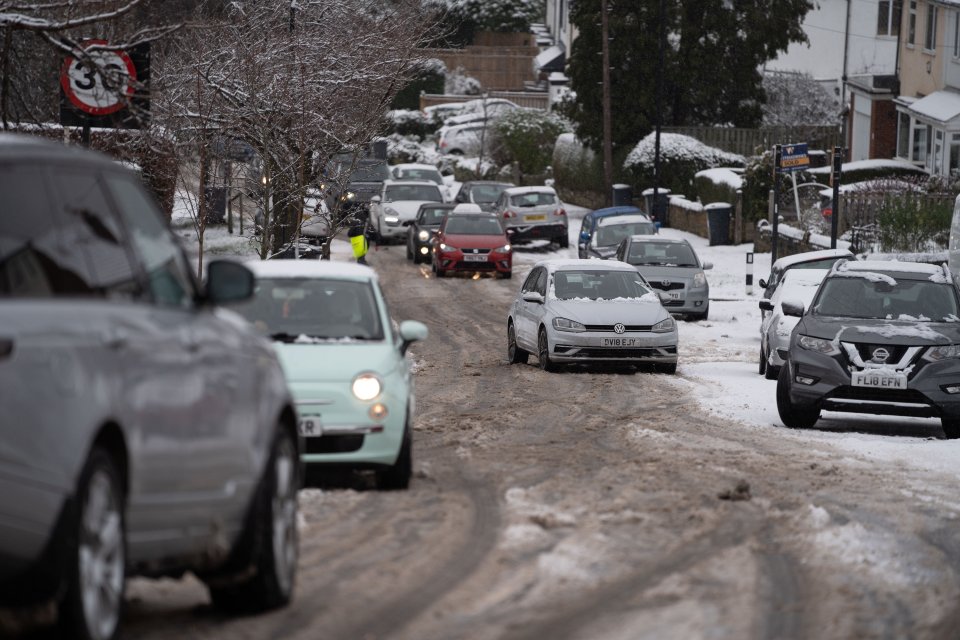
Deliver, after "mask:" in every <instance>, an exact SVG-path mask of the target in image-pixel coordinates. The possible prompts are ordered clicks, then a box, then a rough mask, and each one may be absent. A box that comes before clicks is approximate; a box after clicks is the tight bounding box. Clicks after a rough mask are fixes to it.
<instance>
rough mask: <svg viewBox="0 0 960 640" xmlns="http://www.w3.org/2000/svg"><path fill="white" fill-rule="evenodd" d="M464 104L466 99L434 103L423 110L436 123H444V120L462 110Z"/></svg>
mask: <svg viewBox="0 0 960 640" xmlns="http://www.w3.org/2000/svg"><path fill="white" fill-rule="evenodd" d="M464 104H465V102H464V101H460V102H444V103H442V104H432V105H430V106H428V107H424V108H423V112H424V113H425V114H427V117H428V118H430V120H432V121H433V122H434V123H436V124H443V121H444V120H446V119H447V118H449V117H451V116H455V115H457V114H459V113H460V112H462V111H463V105H464Z"/></svg>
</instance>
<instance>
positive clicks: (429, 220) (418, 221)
mask: <svg viewBox="0 0 960 640" xmlns="http://www.w3.org/2000/svg"><path fill="white" fill-rule="evenodd" d="M453 207H454V205H453V203H452V202H425V203H423V204H422V205H420V209H419V210H418V211H417V217H416V218H415V219H414V221H413V224H411V225H410V226H409V227H407V260H413V264H420V263H421V262H430V260H432V259H433V253H432V249H433V239H434V237H435V236H436V235H437V231H439V230H440V223H441V222H443V219H444V217H445V216H446V215H447V214H448V213H450V212H451V211H453Z"/></svg>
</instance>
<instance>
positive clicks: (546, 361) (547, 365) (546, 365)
mask: <svg viewBox="0 0 960 640" xmlns="http://www.w3.org/2000/svg"><path fill="white" fill-rule="evenodd" d="M537 358H538V359H539V360H540V368H541V369H543V370H544V371H556V370H557V366H556V365H555V364H554V363H553V362H551V361H550V343H549V341H548V340H547V331H546V329H540V336H539V337H538V338H537Z"/></svg>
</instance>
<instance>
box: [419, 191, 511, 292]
mask: <svg viewBox="0 0 960 640" xmlns="http://www.w3.org/2000/svg"><path fill="white" fill-rule="evenodd" d="M462 208H473V211H468V212H457V211H456V210H457V209H462ZM456 271H467V272H470V273H477V272H481V271H486V272H492V273H494V274H500V276H501V277H502V278H510V277H512V276H513V248H512V247H511V246H510V240H509V239H507V234H506V233H505V232H504V230H503V226H502V225H501V224H500V219H499V218H498V217H497V216H495V215H494V214H492V213H483V212H482V211H477V205H471V204H459V205H457V206H456V207H455V208H454V212H452V213H450V215H448V216H446V217H445V218H444V219H443V221H442V222H441V223H440V229H439V230H438V231H437V235H436V237H435V238H434V241H433V272H434V273H435V274H436V276H437V277H438V278H442V277H444V276H445V275H447V274H448V273H450V272H456Z"/></svg>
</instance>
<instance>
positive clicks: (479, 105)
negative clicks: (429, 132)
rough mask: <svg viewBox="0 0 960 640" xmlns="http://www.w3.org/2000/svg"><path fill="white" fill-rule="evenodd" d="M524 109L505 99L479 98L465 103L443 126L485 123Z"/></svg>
mask: <svg viewBox="0 0 960 640" xmlns="http://www.w3.org/2000/svg"><path fill="white" fill-rule="evenodd" d="M522 108H523V107H521V106H520V105H518V104H516V103H514V102H511V101H510V100H507V99H505V98H478V99H476V100H469V101H467V102H465V103H464V104H463V107H462V108H461V109H460V111H459V112H458V113H456V114H454V115H452V116H450V117H448V118H447V119H446V120H444V121H443V124H444V126H447V127H450V126H456V125H461V124H469V123H474V122H483V121H485V120H489V119H495V118H499V117H500V116H503V115H506V114H508V113H510V112H511V111H514V110H516V109H522Z"/></svg>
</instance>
